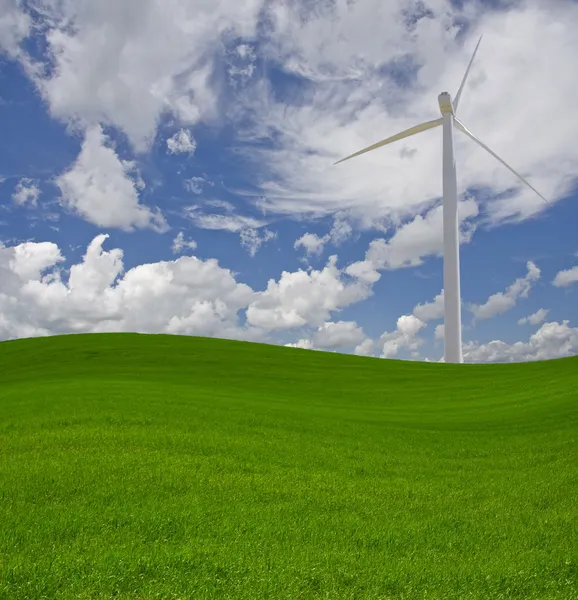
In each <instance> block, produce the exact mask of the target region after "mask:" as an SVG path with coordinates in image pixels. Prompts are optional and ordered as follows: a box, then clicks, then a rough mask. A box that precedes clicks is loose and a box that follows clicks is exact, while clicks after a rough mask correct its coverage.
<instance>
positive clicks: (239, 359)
mask: <svg viewBox="0 0 578 600" xmlns="http://www.w3.org/2000/svg"><path fill="white" fill-rule="evenodd" d="M577 442H578V357H576V358H568V359H559V360H553V361H545V362H537V363H526V364H509V365H444V364H431V363H416V362H406V361H393V360H379V359H372V358H361V357H356V356H345V355H339V354H333V353H325V352H314V351H307V350H298V349H294V348H283V347H277V346H269V345H262V344H251V343H244V342H233V341H223V340H216V339H205V338H194V337H180V336H168V335H138V334H92V335H67V336H58V337H52V338H40V339H24V340H16V341H7V342H2V343H0V600H26V599H27V600H48V599H50V600H52V599H58V600H72V599H74V600H88V599H103V600H104V599H106V600H109V599H116V600H128V599H131V600H152V599H155V600H161V599H163V600H165V599H166V600H185V599H189V598H191V599H195V600H196V599H199V600H204V599H213V598H215V599H217V598H218V599H235V600H237V599H238V600H244V599H258V600H264V599H275V600H277V599H279V600H308V599H317V598H318V599H328V600H329V599H331V600H348V599H354V598H355V599H368V600H373V599H375V600H378V599H382V600H386V599H392V600H393V599H400V600H401V599H407V600H409V599H416V600H417V599H420V600H421V599H427V600H438V599H439V600H452V599H456V600H457V599H459V600H465V599H468V600H469V599H472V600H474V599H475V600H482V599H483V600H489V599H505V598H519V599H524V600H531V599H540V600H542V599H545V600H547V599H560V600H574V599H578V500H577V497H578V443H577Z"/></svg>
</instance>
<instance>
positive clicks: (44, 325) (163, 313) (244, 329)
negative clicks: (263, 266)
mask: <svg viewBox="0 0 578 600" xmlns="http://www.w3.org/2000/svg"><path fill="white" fill-rule="evenodd" d="M107 238H108V235H104V234H103V235H98V236H96V237H95V238H94V239H93V240H92V242H91V243H90V244H89V245H88V247H87V250H86V252H85V254H84V256H83V258H82V261H81V262H79V263H77V264H73V265H72V266H71V268H70V270H69V275H68V279H66V278H65V277H64V272H63V271H62V269H60V268H59V265H60V264H61V263H62V262H63V261H64V257H63V256H62V254H61V252H60V249H59V248H58V246H57V245H56V244H54V243H51V242H43V243H36V242H25V243H22V244H18V245H16V246H11V247H4V246H1V245H0V339H9V338H18V337H30V336H37V335H51V334H59V333H71V332H107V331H137V332H148V333H174V334H184V335H206V336H218V337H230V338H235V339H248V340H254V341H267V340H269V339H270V338H269V334H270V332H271V331H277V330H282V329H291V328H297V327H309V328H311V327H313V328H317V332H316V334H315V337H314V340H315V342H316V343H317V345H318V346H320V347H324V348H330V347H332V346H335V345H337V346H339V345H340V344H344V343H350V345H352V346H353V345H354V344H359V343H360V342H363V339H362V338H363V337H364V336H362V332H361V331H360V330H359V328H357V327H356V326H355V324H353V323H349V322H347V323H342V322H338V323H332V322H330V323H328V321H329V320H330V318H331V316H332V313H334V312H338V311H339V310H341V309H342V308H344V307H346V306H350V305H351V304H353V303H355V302H359V301H361V300H363V299H365V298H366V297H367V296H368V295H369V294H370V293H371V290H370V289H369V288H368V287H367V286H366V285H364V284H362V283H360V282H358V281H355V280H353V281H351V280H348V278H346V277H344V276H343V273H342V272H341V271H340V270H339V269H338V268H337V267H336V257H331V258H330V260H329V262H328V264H327V265H326V267H325V268H324V269H323V270H321V271H314V270H310V271H309V272H305V271H302V270H299V271H297V272H296V273H288V272H284V273H283V274H282V276H281V277H280V279H279V281H275V280H271V281H269V283H268V286H267V289H265V290H263V291H254V290H252V289H251V288H250V287H249V286H248V285H246V284H244V283H240V282H238V281H236V279H235V276H234V275H233V273H231V271H229V270H228V269H225V268H223V267H221V266H220V265H219V263H218V261H217V260H215V259H208V260H201V259H199V258H197V257H195V256H181V257H179V258H177V259H175V260H173V261H160V262H157V263H149V264H141V265H138V266H136V267H133V268H132V269H129V270H128V271H126V272H125V270H124V265H123V252H122V250H121V249H119V248H113V249H112V250H108V251H107V250H104V249H103V244H104V242H105V241H106V240H107ZM176 240H177V241H178V240H179V237H178V236H177V238H176ZM182 241H183V242H184V241H185V240H184V237H183V238H182ZM241 311H246V319H245V324H244V325H241V324H240V323H241V320H240V313H241Z"/></svg>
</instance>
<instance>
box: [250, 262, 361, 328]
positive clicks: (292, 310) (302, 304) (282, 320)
mask: <svg viewBox="0 0 578 600" xmlns="http://www.w3.org/2000/svg"><path fill="white" fill-rule="evenodd" d="M336 263H337V257H336V256H331V257H330V258H329V261H328V262H327V265H326V266H325V267H324V268H323V269H322V270H320V271H317V270H314V269H309V270H308V271H303V270H301V269H299V270H298V271H296V272H294V273H289V272H287V271H283V273H282V274H281V277H280V278H279V281H274V280H272V279H271V280H269V283H268V284H267V289H266V290H265V291H264V292H261V293H260V294H259V297H258V298H257V300H256V301H255V302H253V303H252V304H251V305H250V306H249V308H248V309H247V321H248V323H249V324H251V325H253V326H255V327H261V328H263V329H267V330H282V329H293V328H298V327H303V326H305V325H307V324H309V325H316V326H320V325H321V324H322V323H323V322H325V321H326V320H328V318H329V316H330V314H331V313H332V312H334V311H339V310H341V309H343V308H345V307H347V306H350V305H351V304H354V303H356V302H360V301H361V300H365V299H366V298H367V297H368V296H369V295H370V294H371V288H370V286H368V285H367V284H366V283H364V282H362V281H359V280H356V279H353V280H351V281H347V278H346V277H344V275H343V273H342V272H341V271H340V270H339V269H338V268H337V266H336Z"/></svg>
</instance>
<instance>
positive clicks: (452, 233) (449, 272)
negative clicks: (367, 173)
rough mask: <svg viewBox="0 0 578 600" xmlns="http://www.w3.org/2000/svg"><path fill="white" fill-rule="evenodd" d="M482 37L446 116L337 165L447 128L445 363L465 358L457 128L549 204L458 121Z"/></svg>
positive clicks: (442, 103) (443, 101)
mask: <svg viewBox="0 0 578 600" xmlns="http://www.w3.org/2000/svg"><path fill="white" fill-rule="evenodd" d="M481 41H482V37H480V39H479V40H478V43H477V45H476V48H475V50H474V53H473V54H472V58H471V59H470V62H469V64H468V68H467V69H466V72H465V75H464V78H463V80H462V83H461V85H460V87H459V89H458V93H457V94H456V97H455V99H454V101H453V103H452V98H451V96H450V94H449V93H448V92H442V93H441V94H440V95H439V96H438V102H439V107H440V111H441V113H442V116H441V118H440V119H435V120H434V121H427V122H425V123H421V124H420V125H416V126H415V127H410V128H409V129H406V130H405V131H402V132H401V133H397V134H396V135H392V136H391V137H388V138H386V139H385V140H382V141H381V142H377V143H376V144H372V145H371V146H368V147H367V148H364V149H363V150H360V151H359V152H355V154H351V155H350V156H347V157H345V158H343V159H341V160H339V161H337V162H336V163H335V164H336V165H337V164H339V163H341V162H343V161H345V160H349V159H350V158H354V157H355V156H359V155H360V154H365V153H366V152H370V151H371V150H375V149H376V148H381V146H385V145H386V144H391V143H393V142H397V141H398V140H402V139H403V138H407V137H410V136H412V135H415V134H416V133H420V132H422V131H427V130H428V129H433V128H434V127H438V126H439V125H442V128H443V138H442V139H443V151H442V152H443V167H442V174H443V251H444V254H443V259H444V333H445V342H444V343H445V348H444V361H445V362H446V363H461V362H463V356H462V313H461V296H460V231H459V220H458V190H457V178H456V163H455V159H454V133H453V128H454V125H455V126H456V127H457V128H458V129H459V130H460V131H462V132H463V133H465V134H466V135H467V136H468V137H470V138H472V140H474V142H476V143H477V144H479V145H480V146H481V147H482V148H483V149H484V150H486V151H487V152H489V153H490V154H491V155H492V156H493V157H494V158H496V159H498V160H499V161H500V162H501V163H502V164H503V165H504V166H505V167H506V168H508V169H509V170H510V171H511V172H512V173H513V174H514V175H516V177H518V178H519V179H520V180H521V181H522V182H523V183H525V184H526V185H527V186H528V187H529V188H530V189H531V190H533V191H534V192H536V194H538V196H540V198H542V200H544V201H545V202H546V203H547V204H549V202H548V200H546V198H544V196H542V194H540V192H538V190H536V189H535V188H534V187H532V186H531V185H530V184H529V183H528V182H527V181H526V180H525V179H524V178H523V177H522V176H521V175H520V174H519V173H517V172H516V171H514V169H512V167H510V165H508V164H507V163H506V162H505V161H504V160H503V159H501V158H500V157H499V156H498V155H497V154H496V153H495V152H493V151H492V150H490V148H488V147H487V146H486V145H485V144H484V143H483V142H482V141H481V140H480V139H478V138H477V137H476V136H475V135H474V134H473V133H472V132H471V131H470V130H469V129H468V128H467V127H466V126H465V125H464V124H463V123H462V122H461V121H460V120H458V118H457V117H456V112H457V110H458V104H459V102H460V98H461V95H462V92H463V90H464V86H465V84H466V80H467V78H468V75H469V73H470V68H471V66H472V63H473V62H474V58H475V56H476V52H477V51H478V47H479V45H480V42H481Z"/></svg>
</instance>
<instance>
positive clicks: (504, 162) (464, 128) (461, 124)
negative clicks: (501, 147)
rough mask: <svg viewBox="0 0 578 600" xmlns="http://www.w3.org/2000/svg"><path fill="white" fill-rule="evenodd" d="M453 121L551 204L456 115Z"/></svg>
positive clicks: (546, 201)
mask: <svg viewBox="0 0 578 600" xmlns="http://www.w3.org/2000/svg"><path fill="white" fill-rule="evenodd" d="M454 122H455V124H456V126H457V128H458V129H459V130H461V131H462V132H463V133H465V134H466V135H467V136H468V137H470V138H472V140H474V142H476V143H477V144H479V145H480V146H481V147H482V148H483V149H484V150H486V151H487V152H489V153H490V154H491V155H492V156H493V157H494V158H496V159H497V160H499V161H500V162H501V163H502V164H503V165H504V167H506V169H509V170H510V171H511V172H512V173H513V174H514V175H515V176H516V177H517V178H518V179H520V181H522V182H523V183H525V184H526V185H527V186H528V187H529V188H530V189H531V190H532V191H534V192H536V194H538V196H540V198H542V200H544V202H545V203H546V204H548V206H552V205H551V204H550V202H548V200H546V198H544V196H542V194H540V192H539V191H538V190H537V189H536V188H535V187H534V186H533V185H531V184H530V183H528V182H527V181H526V180H525V179H524V178H523V177H522V176H521V175H520V173H518V172H517V171H514V169H512V167H510V165H509V164H508V163H507V162H506V161H505V160H503V159H502V158H500V157H499V156H498V155H497V154H496V153H495V152H494V151H493V150H490V149H489V148H488V147H487V146H486V144H484V142H482V140H480V139H479V138H477V137H476V136H475V135H474V134H473V133H472V132H471V131H470V130H469V129H468V128H467V127H466V126H465V125H464V124H463V123H462V122H461V121H459V120H458V119H457V117H454Z"/></svg>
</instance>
